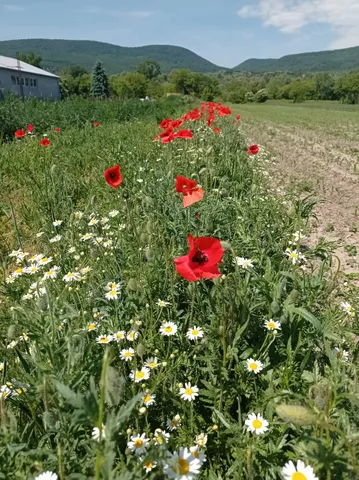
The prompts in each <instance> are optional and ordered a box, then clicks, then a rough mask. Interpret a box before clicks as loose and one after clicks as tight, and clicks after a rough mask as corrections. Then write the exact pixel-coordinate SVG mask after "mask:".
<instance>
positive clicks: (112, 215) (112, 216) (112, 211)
mask: <svg viewBox="0 0 359 480" xmlns="http://www.w3.org/2000/svg"><path fill="white" fill-rule="evenodd" d="M119 213H120V212H119V211H118V210H111V212H110V213H109V214H108V215H109V216H110V217H111V218H114V217H117V215H118V214H119Z"/></svg>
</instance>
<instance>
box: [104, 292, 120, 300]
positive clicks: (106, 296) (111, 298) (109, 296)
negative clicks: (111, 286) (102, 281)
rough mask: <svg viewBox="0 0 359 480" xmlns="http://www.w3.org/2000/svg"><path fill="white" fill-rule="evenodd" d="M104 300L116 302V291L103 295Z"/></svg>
mask: <svg viewBox="0 0 359 480" xmlns="http://www.w3.org/2000/svg"><path fill="white" fill-rule="evenodd" d="M105 298H107V300H117V299H118V291H117V290H109V291H108V292H107V293H105Z"/></svg>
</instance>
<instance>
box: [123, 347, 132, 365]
mask: <svg viewBox="0 0 359 480" xmlns="http://www.w3.org/2000/svg"><path fill="white" fill-rule="evenodd" d="M134 356H135V351H134V349H133V348H128V349H124V350H121V352H120V357H121V359H122V360H125V361H126V362H128V361H131V360H132V359H133V357H134Z"/></svg>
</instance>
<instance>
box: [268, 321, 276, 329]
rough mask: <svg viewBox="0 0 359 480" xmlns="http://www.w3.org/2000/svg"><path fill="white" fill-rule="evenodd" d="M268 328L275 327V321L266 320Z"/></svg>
mask: <svg viewBox="0 0 359 480" xmlns="http://www.w3.org/2000/svg"><path fill="white" fill-rule="evenodd" d="M267 326H268V328H271V329H273V330H274V329H275V323H274V322H268V324H267Z"/></svg>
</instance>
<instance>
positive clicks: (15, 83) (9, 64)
mask: <svg viewBox="0 0 359 480" xmlns="http://www.w3.org/2000/svg"><path fill="white" fill-rule="evenodd" d="M8 92H12V93H15V94H16V95H19V96H21V97H25V98H27V97H38V98H50V99H53V100H58V99H59V98H60V85H59V77H58V76H57V75H54V74H53V73H49V72H46V71H45V70H42V69H41V68H37V67H34V66H32V65H29V64H28V63H25V62H21V61H20V60H17V59H16V58H10V57H3V56H2V55H0V98H1V96H2V97H5V96H6V94H7V93H8Z"/></svg>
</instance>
